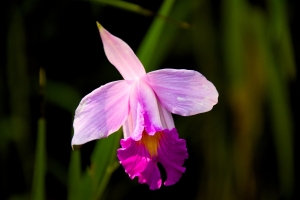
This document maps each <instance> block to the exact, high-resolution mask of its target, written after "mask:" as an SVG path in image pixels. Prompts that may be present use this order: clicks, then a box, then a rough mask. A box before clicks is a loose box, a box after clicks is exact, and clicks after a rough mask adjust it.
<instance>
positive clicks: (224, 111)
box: [0, 0, 300, 200]
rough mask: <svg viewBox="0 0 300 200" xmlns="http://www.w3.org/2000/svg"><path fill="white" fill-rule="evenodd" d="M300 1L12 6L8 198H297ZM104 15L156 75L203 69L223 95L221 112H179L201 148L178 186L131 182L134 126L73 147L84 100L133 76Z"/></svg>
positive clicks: (4, 105)
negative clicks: (123, 65) (123, 153)
mask: <svg viewBox="0 0 300 200" xmlns="http://www.w3.org/2000/svg"><path fill="white" fill-rule="evenodd" d="M296 8H297V7H296V5H294V3H292V1H280V0H264V1H257V0H216V1H209V0H190V1H183V0H177V1H175V0H165V1H150V0H147V1H137V0H136V1H117V0H111V1H108V0H93V1H92V0H81V1H79V0H78V1H67V0H61V1H58V2H56V1H55V2H53V1H40V0H13V1H3V2H1V3H0V13H1V22H2V23H1V24H2V26H1V33H2V34H1V38H0V44H1V45H0V47H1V52H4V53H2V54H1V55H0V191H1V192H0V199H71V200H73V199H75V200H77V199H78V200H80V199H114V200H119V199H120V200H123V199H166V198H168V199H175V198H178V197H181V198H184V199H208V200H215V199H224V200H226V199H229V200H231V199H246V200H247V199H249V200H252V199H295V198H296V194H295V191H296V189H295V185H296V184H297V183H298V180H297V179H295V177H296V174H298V172H297V171H296V169H297V166H296V164H295V160H296V155H295V152H296V140H297V135H296V134H295V133H296V132H297V131H299V126H297V124H296V123H297V121H296V118H297V116H296V115H297V114H298V113H296V106H295V105H296V102H297V100H296V96H297V93H299V88H298V86H296V85H297V79H296V78H297V70H296V69H297V68H298V67H297V66H298V65H299V64H298V63H299V52H300V49H299V48H300V46H299V39H298V38H297V37H296V36H298V35H299V32H297V30H296V27H297V26H298V24H297V23H298V19H299V14H298V13H297V10H296ZM96 21H99V22H100V23H101V24H102V25H103V26H104V27H105V29H107V30H108V31H109V32H111V33H112V34H113V35H115V36H117V37H119V38H121V39H122V40H124V41H125V42H126V43H127V44H128V45H129V46H130V47H131V48H132V49H133V50H134V51H135V52H136V54H137V55H138V57H139V58H140V59H141V61H142V63H143V64H144V66H145V68H146V71H147V72H149V71H153V70H156V69H160V68H175V69H191V70H197V71H199V72H200V73H202V74H203V75H204V76H205V77H206V78H207V79H208V80H210V81H211V82H212V83H213V84H214V85H215V86H216V88H217V90H218V92H219V103H218V104H217V105H215V106H214V108H213V109H212V110H211V111H210V112H208V113H203V114H199V115H195V116H190V117H182V116H176V115H173V116H174V120H175V126H176V128H177V129H178V132H179V135H180V137H181V138H184V139H186V141H187V148H188V153H189V158H188V159H187V160H186V162H185V164H184V166H185V167H186V172H185V173H184V174H183V176H182V178H181V179H180V181H179V182H178V183H176V184H175V185H173V186H169V187H165V186H162V187H161V189H159V190H156V191H151V190H149V189H148V188H149V187H148V185H141V184H139V183H137V180H136V179H135V180H131V179H130V178H129V177H128V175H127V174H126V173H125V171H124V169H123V167H122V166H120V165H119V163H118V160H117V158H116V149H117V148H119V146H120V145H119V140H120V138H121V137H122V130H120V131H118V132H117V133H115V134H113V135H111V136H109V137H108V138H106V139H102V140H99V141H92V142H89V143H87V144H85V145H82V146H80V147H78V148H76V149H75V151H72V149H71V139H72V134H73V128H72V123H73V116H74V111H75V109H76V107H77V105H78V104H79V101H80V100H81V98H82V97H84V96H85V95H86V94H88V93H90V92H91V91H92V90H94V89H96V88H97V87H100V86H101V85H104V84H106V83H108V82H111V81H115V80H120V79H122V77H121V75H120V74H119V73H118V71H117V70H116V69H115V68H114V67H113V66H112V65H111V64H110V63H109V62H108V60H107V58H106V56H105V54H104V51H103V47H102V42H101V39H100V36H99V32H98V30H97V26H96ZM298 100H299V99H298ZM160 170H161V173H162V176H163V178H164V179H165V178H166V174H165V172H164V169H163V167H160Z"/></svg>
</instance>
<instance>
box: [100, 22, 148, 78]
mask: <svg viewBox="0 0 300 200" xmlns="http://www.w3.org/2000/svg"><path fill="white" fill-rule="evenodd" d="M97 26H98V29H99V32H100V36H101V39H102V42H103V46H104V51H105V54H106V56H107V58H108V60H109V61H110V63H111V64H113V65H114V66H115V67H116V68H117V69H118V71H119V72H120V74H121V75H122V76H123V78H124V79H125V80H134V79H138V78H139V77H141V76H143V75H145V74H146V72H145V69H144V67H143V65H142V63H141V62H140V60H139V59H138V58H137V57H136V55H135V54H134V52H133V51H132V49H131V48H130V47H129V46H128V45H127V44H126V43H125V42H124V41H123V40H121V39H120V38H117V37H115V36H114V35H112V34H110V33H109V32H108V31H107V30H105V29H104V28H103V26H101V25H100V24H99V23H98V22H97Z"/></svg>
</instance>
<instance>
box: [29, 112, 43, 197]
mask: <svg viewBox="0 0 300 200" xmlns="http://www.w3.org/2000/svg"><path fill="white" fill-rule="evenodd" d="M45 173H46V122H45V119H44V118H40V119H39V120H38V133H37V140H36V150H35V162H34V170H33V182H32V194H31V195H32V197H31V199H33V200H35V199H36V200H42V199H45Z"/></svg>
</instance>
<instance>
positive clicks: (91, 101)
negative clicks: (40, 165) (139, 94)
mask: <svg viewBox="0 0 300 200" xmlns="http://www.w3.org/2000/svg"><path fill="white" fill-rule="evenodd" d="M131 85H132V82H130V81H125V80H122V81H115V82H111V83H108V84H106V85H103V86H101V87H99V88H97V89H95V90H94V91H92V92H91V93H90V94H88V95H86V96H85V97H84V98H83V99H82V100H81V102H80V104H79V106H78V107H77V109H76V112H75V117H74V123H73V126H74V136H73V139H72V145H79V144H84V143H86V142H89V141H91V140H95V139H100V138H103V137H107V136H108V135H110V134H111V133H113V132H115V131H117V130H118V129H119V128H120V127H121V126H122V124H123V123H124V122H125V120H126V119H127V117H128V113H129V94H130V93H129V91H130V89H131Z"/></svg>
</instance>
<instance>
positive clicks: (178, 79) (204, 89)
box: [142, 69, 219, 116]
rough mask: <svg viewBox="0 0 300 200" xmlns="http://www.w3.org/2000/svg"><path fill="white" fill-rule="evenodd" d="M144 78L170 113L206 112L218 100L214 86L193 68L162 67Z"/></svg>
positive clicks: (191, 113)
mask: <svg viewBox="0 0 300 200" xmlns="http://www.w3.org/2000/svg"><path fill="white" fill-rule="evenodd" d="M142 79H144V80H145V81H146V82H147V83H148V84H149V85H150V86H151V88H152V89H153V90H154V92H155V94H156V96H157V97H158V99H159V102H160V103H161V104H162V106H163V107H165V108H166V109H167V110H168V111H170V112H171V113H175V114H179V115H183V116H188V115H194V114H198V113H203V112H207V111H209V110H211V109H212V107H213V106H214V105H215V104H216V103H217V102H218V96H219V94H218V92H217V90H216V88H215V86H214V85H213V84H212V83H211V82H210V81H208V80H207V79H206V78H205V77H204V76H203V75H201V74H200V73H199V72H196V71H193V70H183V69H182V70H175V69H162V70H157V71H153V72H150V73H148V74H147V75H146V76H144V77H143V78H142Z"/></svg>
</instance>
